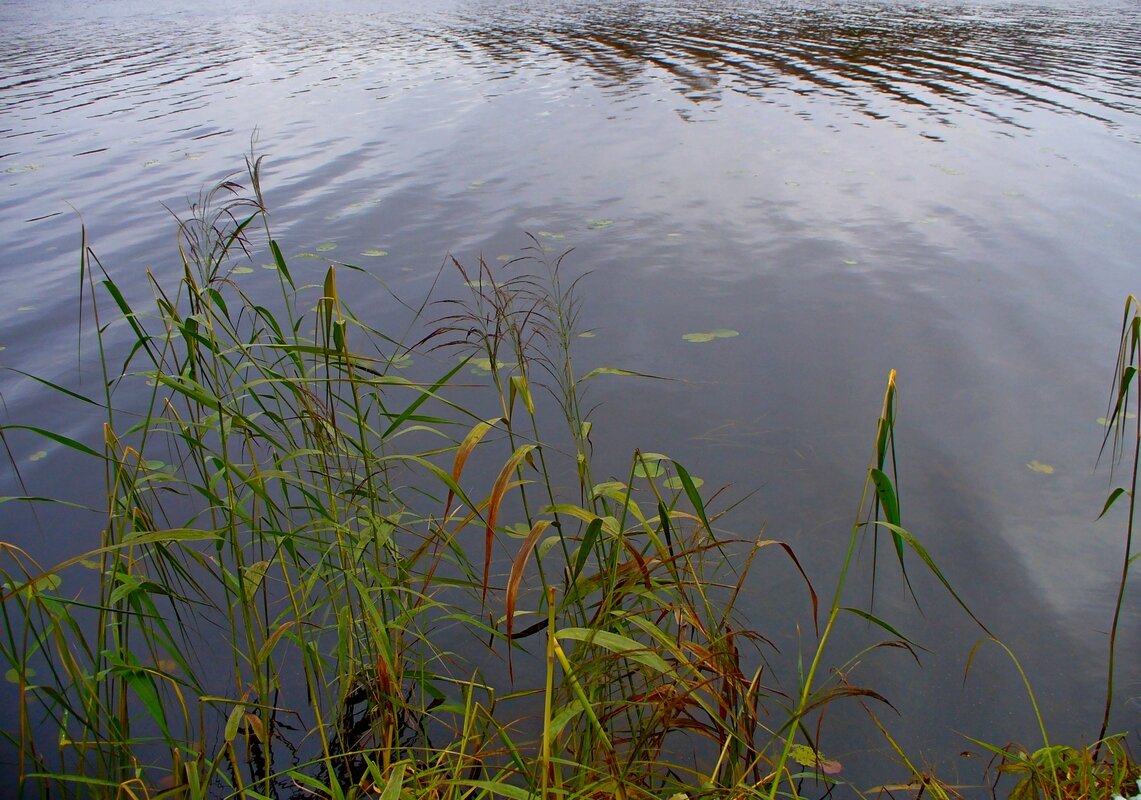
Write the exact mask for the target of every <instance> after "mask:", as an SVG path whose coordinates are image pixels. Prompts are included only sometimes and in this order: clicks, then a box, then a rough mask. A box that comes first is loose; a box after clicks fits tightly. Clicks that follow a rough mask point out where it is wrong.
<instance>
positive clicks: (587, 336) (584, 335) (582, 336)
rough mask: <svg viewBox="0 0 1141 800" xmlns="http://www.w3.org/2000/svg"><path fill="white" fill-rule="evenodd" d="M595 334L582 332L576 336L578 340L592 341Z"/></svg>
mask: <svg viewBox="0 0 1141 800" xmlns="http://www.w3.org/2000/svg"><path fill="white" fill-rule="evenodd" d="M596 335H597V334H595V332H594V331H583V332H582V333H580V334H579V335H578V338H580V339H593V338H594V337H595V336H596Z"/></svg>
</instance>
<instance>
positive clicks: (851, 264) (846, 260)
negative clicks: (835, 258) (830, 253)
mask: <svg viewBox="0 0 1141 800" xmlns="http://www.w3.org/2000/svg"><path fill="white" fill-rule="evenodd" d="M844 263H845V264H848V265H849V266H853V265H855V264H859V263H860V262H859V261H857V260H856V259H854V258H845V259H844Z"/></svg>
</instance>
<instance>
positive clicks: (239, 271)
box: [230, 267, 254, 275]
mask: <svg viewBox="0 0 1141 800" xmlns="http://www.w3.org/2000/svg"><path fill="white" fill-rule="evenodd" d="M253 271H254V268H253V267H234V268H233V269H232V270H230V272H231V273H232V274H234V275H249V274H250V273H251V272H253Z"/></svg>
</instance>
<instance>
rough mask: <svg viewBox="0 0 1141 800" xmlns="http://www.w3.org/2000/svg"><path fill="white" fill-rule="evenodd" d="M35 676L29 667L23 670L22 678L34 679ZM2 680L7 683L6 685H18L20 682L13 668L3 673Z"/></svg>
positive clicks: (17, 673)
mask: <svg viewBox="0 0 1141 800" xmlns="http://www.w3.org/2000/svg"><path fill="white" fill-rule="evenodd" d="M35 676H36V671H35V670H34V669H32V668H31V667H25V668H24V678H25V679H27V678H34V677H35ZM4 680H6V681H8V683H16V684H18V683H19V682H20V673H19V672H18V671H17V670H16V668H15V667H13V668H11V669H9V670H8V671H7V672H5V673H4Z"/></svg>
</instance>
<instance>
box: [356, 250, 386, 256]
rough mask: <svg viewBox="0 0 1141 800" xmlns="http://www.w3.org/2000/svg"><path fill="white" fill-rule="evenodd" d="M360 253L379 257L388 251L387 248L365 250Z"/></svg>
mask: <svg viewBox="0 0 1141 800" xmlns="http://www.w3.org/2000/svg"><path fill="white" fill-rule="evenodd" d="M361 255H362V256H367V257H368V258H380V257H382V256H386V255H388V251H387V250H365V251H364V252H363V253H361Z"/></svg>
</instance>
